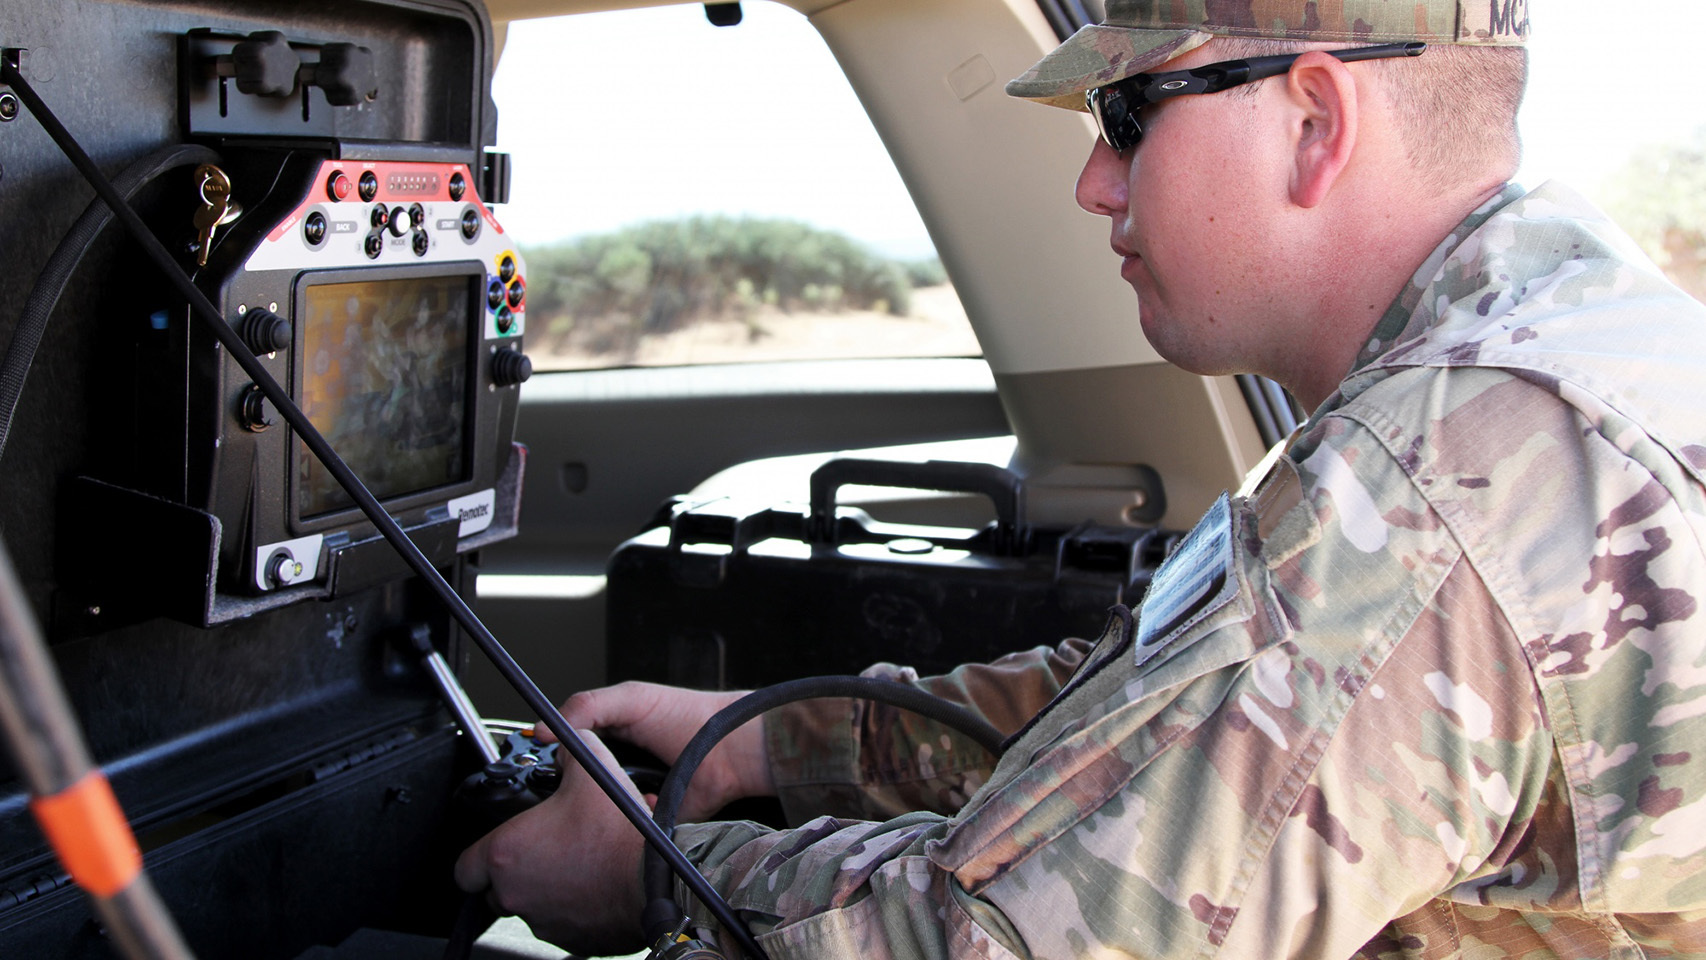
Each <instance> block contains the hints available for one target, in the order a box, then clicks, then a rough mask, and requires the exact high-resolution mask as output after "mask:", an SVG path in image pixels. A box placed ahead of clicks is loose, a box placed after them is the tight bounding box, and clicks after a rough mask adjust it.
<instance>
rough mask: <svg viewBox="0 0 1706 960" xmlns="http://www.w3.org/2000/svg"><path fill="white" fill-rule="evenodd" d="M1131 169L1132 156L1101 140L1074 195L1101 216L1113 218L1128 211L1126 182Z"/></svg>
mask: <svg viewBox="0 0 1706 960" xmlns="http://www.w3.org/2000/svg"><path fill="white" fill-rule="evenodd" d="M1130 170H1131V160H1130V158H1129V157H1122V156H1121V155H1120V153H1119V151H1117V150H1115V149H1114V148H1113V147H1110V146H1108V144H1107V141H1105V140H1103V139H1102V138H1101V137H1097V138H1096V144H1095V146H1093V147H1091V148H1090V159H1088V160H1086V161H1084V170H1083V172H1082V173H1080V174H1078V188H1077V190H1076V191H1075V192H1074V196H1075V197H1076V198H1077V200H1078V205H1079V206H1080V207H1083V208H1084V209H1085V210H1088V211H1089V212H1091V213H1094V214H1096V215H1098V216H1104V217H1111V216H1114V215H1115V214H1118V213H1121V212H1123V211H1124V210H1125V208H1126V180H1127V175H1128V174H1129V173H1130Z"/></svg>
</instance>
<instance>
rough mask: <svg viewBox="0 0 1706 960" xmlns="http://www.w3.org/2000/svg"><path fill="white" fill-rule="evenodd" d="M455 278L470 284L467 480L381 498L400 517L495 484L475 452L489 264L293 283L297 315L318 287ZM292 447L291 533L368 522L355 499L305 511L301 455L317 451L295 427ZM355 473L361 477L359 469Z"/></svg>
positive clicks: (300, 360)
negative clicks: (308, 446) (326, 509)
mask: <svg viewBox="0 0 1706 960" xmlns="http://www.w3.org/2000/svg"><path fill="white" fill-rule="evenodd" d="M456 277H461V278H462V279H463V280H464V282H465V283H466V284H467V286H468V315H467V316H466V317H465V323H466V324H467V336H466V340H465V344H464V353H463V362H464V364H465V365H466V366H465V368H464V369H465V376H464V377H463V384H462V388H463V403H462V421H463V422H462V463H463V471H462V473H463V476H462V479H460V480H456V481H452V482H449V483H445V484H439V485H436V486H430V487H425V488H422V489H419V490H414V491H411V492H408V493H402V494H397V495H395V496H391V497H386V498H381V499H380V501H379V502H380V503H381V504H382V505H383V506H384V507H385V509H386V512H388V513H390V514H391V515H393V516H399V517H400V516H401V515H403V514H406V513H408V512H410V511H412V510H416V509H419V508H421V507H431V506H435V505H442V504H443V503H444V502H445V501H446V500H450V499H453V498H455V497H458V496H461V495H463V494H466V493H469V492H472V491H474V490H477V489H480V488H481V487H482V486H490V483H491V478H489V477H483V476H482V475H481V473H482V471H481V469H480V464H479V463H478V462H477V457H476V452H477V451H478V450H480V449H483V447H482V446H481V443H482V442H483V441H485V440H486V438H485V437H483V436H481V435H480V434H482V433H483V432H484V429H483V428H484V426H485V424H484V420H485V418H483V417H481V416H480V410H479V408H478V400H479V396H480V392H481V389H482V388H483V385H484V383H485V380H486V377H485V371H484V369H483V367H482V365H481V364H480V363H479V357H480V355H481V351H482V350H483V349H484V338H485V320H486V312H487V311H486V299H485V283H486V270H485V267H484V265H482V264H481V263H479V262H478V261H459V262H453V263H431V264H408V265H404V266H376V267H352V268H348V269H337V270H310V271H304V272H303V273H300V274H298V275H297V277H296V279H295V280H294V281H293V283H292V284H291V297H292V301H293V302H292V307H293V315H294V316H296V317H298V318H301V317H305V316H306V311H307V295H308V291H309V290H310V289H312V288H314V287H321V286H332V285H336V284H342V283H380V282H386V281H410V280H429V279H441V278H456ZM292 327H293V329H292V331H291V338H292V343H291V368H290V389H291V395H292V398H293V399H295V400H297V402H298V403H300V402H301V400H302V398H303V389H304V388H303V382H304V376H305V372H306V371H305V369H304V368H305V366H306V360H307V358H306V351H305V346H304V340H305V337H306V329H305V328H306V324H305V323H301V322H299V323H295V324H292ZM287 448H288V456H287V458H286V471H287V472H286V482H285V491H284V495H285V500H286V503H287V507H286V516H287V518H288V522H289V525H290V529H291V531H292V532H294V533H296V534H308V533H319V532H323V531H328V530H333V529H338V528H348V527H352V526H355V525H357V524H362V523H366V522H367V518H366V517H365V516H364V515H363V514H362V512H361V509H360V508H359V507H357V506H356V505H354V504H350V505H349V506H346V507H340V508H336V509H333V510H331V511H329V512H326V513H318V514H314V515H313V516H310V517H304V516H302V514H301V505H300V500H299V494H300V491H299V490H298V486H299V483H300V481H299V477H300V471H299V468H300V466H301V464H300V461H299V460H298V458H299V457H312V456H313V453H311V452H309V451H308V450H307V449H305V448H304V447H303V446H302V444H301V442H300V440H299V439H298V438H297V437H296V435H295V431H291V432H290V436H289V438H288V441H287ZM334 449H335V448H334ZM340 453H341V451H340ZM352 466H353V465H352ZM356 476H357V477H358V478H359V477H361V474H360V472H359V471H358V472H357V473H356ZM364 479H365V478H364Z"/></svg>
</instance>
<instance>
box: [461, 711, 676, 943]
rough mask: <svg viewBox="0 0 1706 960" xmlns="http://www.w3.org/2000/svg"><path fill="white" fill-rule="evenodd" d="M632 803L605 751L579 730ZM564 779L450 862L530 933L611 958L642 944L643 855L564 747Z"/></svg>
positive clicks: (635, 834) (469, 887)
mask: <svg viewBox="0 0 1706 960" xmlns="http://www.w3.org/2000/svg"><path fill="white" fill-rule="evenodd" d="M579 732H580V735H581V737H582V738H583V739H584V740H585V741H586V743H587V746H588V747H590V748H592V751H593V753H594V754H596V755H597V756H598V758H599V760H600V761H601V762H602V763H603V764H604V766H605V768H606V769H608V770H611V771H612V772H615V773H616V777H617V779H618V780H620V781H622V782H623V783H624V784H625V785H626V786H627V788H628V792H629V794H630V795H632V796H633V797H634V798H635V799H636V800H638V799H640V795H639V792H638V791H636V790H635V789H634V786H633V784H632V783H631V782H629V781H628V779H627V778H626V777H624V776H623V775H622V773H621V772H620V768H619V767H618V766H617V763H616V758H615V757H613V756H611V754H610V749H609V748H608V747H606V746H605V745H604V744H603V742H601V741H600V740H599V739H598V737H596V736H594V735H593V734H592V733H590V732H588V731H585V730H582V731H579ZM563 759H564V760H565V761H567V763H566V765H565V769H564V770H563V783H562V786H561V787H559V788H558V789H557V792H556V793H555V794H553V795H552V796H550V797H548V798H547V799H546V800H545V801H544V802H543V803H541V804H539V805H538V806H537V807H534V808H533V809H531V810H528V811H526V812H524V813H521V814H519V815H517V816H516V817H515V818H514V819H512V820H510V821H509V822H508V823H505V824H504V825H503V826H501V827H498V828H497V829H496V830H493V831H492V832H491V833H488V834H486V835H485V836H484V837H481V838H480V839H479V840H478V841H476V842H475V843H474V845H473V846H471V847H469V848H468V849H467V850H465V851H463V853H462V856H461V858H459V859H458V860H457V861H456V885H457V886H459V887H461V888H462V889H463V890H466V891H468V892H470V893H479V892H481V891H485V892H486V899H487V900H488V901H489V902H490V903H491V905H492V907H493V909H495V910H497V911H498V913H500V914H504V915H508V914H516V915H518V916H520V917H521V918H522V919H523V920H525V921H527V924H528V926H530V927H532V928H533V932H534V934H535V935H536V936H539V937H541V938H543V939H545V940H549V941H551V942H552V943H555V944H557V945H559V946H561V947H563V948H564V949H566V950H569V951H571V952H574V953H582V954H591V955H595V956H608V955H610V954H620V953H632V952H633V951H635V950H639V949H641V948H642V947H643V946H644V943H643V942H642V940H643V938H642V935H641V932H640V907H641V902H642V899H643V897H642V894H641V890H640V852H641V850H642V849H643V848H644V846H645V841H644V840H643V839H642V838H641V836H640V834H639V831H637V830H635V829H634V826H633V825H632V824H630V823H629V822H628V821H627V820H626V819H625V818H624V817H623V816H622V813H621V811H619V810H617V809H616V806H615V804H613V803H612V802H611V801H610V798H609V797H606V796H605V795H604V791H602V790H600V789H599V788H598V784H596V783H594V782H593V780H592V778H591V777H590V776H588V775H587V773H586V771H584V770H582V769H580V767H579V766H578V765H576V764H575V763H574V762H573V761H572V760H570V759H569V758H568V756H567V754H566V753H565V754H564V755H563Z"/></svg>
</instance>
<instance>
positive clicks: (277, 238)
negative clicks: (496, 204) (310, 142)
mask: <svg viewBox="0 0 1706 960" xmlns="http://www.w3.org/2000/svg"><path fill="white" fill-rule="evenodd" d="M314 183H315V185H316V186H315V188H314V189H313V190H312V191H311V192H310V194H309V196H308V197H307V198H305V199H304V200H303V202H302V204H301V206H299V207H297V208H296V210H295V211H294V212H292V213H291V214H290V215H289V216H287V217H285V218H284V219H283V220H282V221H280V223H279V224H278V226H276V227H274V228H273V230H272V232H270V233H269V234H268V235H267V237H266V239H265V240H264V241H263V242H262V243H261V245H260V246H259V247H258V248H257V249H256V250H255V252H254V253H253V254H252V255H251V256H250V257H249V259H248V261H247V263H245V264H244V269H246V270H249V271H265V270H300V269H331V268H337V267H362V266H372V265H376V264H407V263H444V262H450V261H457V260H469V259H475V260H479V261H480V262H481V263H482V264H484V265H486V266H487V268H488V271H489V273H490V276H489V277H488V278H487V282H486V284H485V291H484V295H485V298H486V311H487V314H488V322H489V325H488V330H487V336H488V337H519V336H521V335H522V334H523V333H524V332H525V328H526V308H527V281H526V278H525V277H524V276H523V275H522V261H521V257H520V255H519V254H517V253H516V251H515V250H514V249H512V248H511V246H510V244H509V238H508V236H507V235H506V234H505V233H504V230H503V227H502V226H500V225H499V224H498V222H497V220H496V219H495V218H494V217H493V216H492V212H491V210H490V209H488V208H487V207H486V205H485V204H484V203H482V202H481V201H480V198H479V197H477V196H475V194H474V190H473V183H472V174H471V173H470V172H469V170H468V168H467V166H465V165H463V164H450V163H401V162H384V161H338V160H327V161H325V162H323V163H322V164H321V165H320V170H319V174H318V176H316V177H315V178H314Z"/></svg>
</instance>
